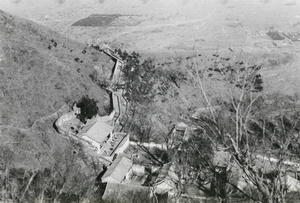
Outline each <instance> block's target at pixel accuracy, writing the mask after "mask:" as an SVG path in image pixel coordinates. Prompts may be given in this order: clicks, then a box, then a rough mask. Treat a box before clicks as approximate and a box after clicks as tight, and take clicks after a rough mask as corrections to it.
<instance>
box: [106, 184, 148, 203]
mask: <svg viewBox="0 0 300 203" xmlns="http://www.w3.org/2000/svg"><path fill="white" fill-rule="evenodd" d="M149 195H150V189H149V187H145V186H138V185H130V184H122V183H121V184H120V183H107V185H106V188H105V192H104V194H103V196H102V199H103V200H106V201H108V202H135V203H145V202H151V201H150V199H149Z"/></svg>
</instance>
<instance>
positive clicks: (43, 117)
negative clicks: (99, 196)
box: [0, 11, 113, 202]
mask: <svg viewBox="0 0 300 203" xmlns="http://www.w3.org/2000/svg"><path fill="white" fill-rule="evenodd" d="M112 65H113V62H112V61H111V60H110V58H109V57H107V56H106V55H104V54H101V53H100V52H98V51H96V50H93V49H90V48H88V47H86V45H83V44H80V43H77V42H73V41H71V40H68V39H66V38H64V37H62V36H60V35H59V34H57V33H55V32H53V31H51V30H49V29H47V28H45V27H43V26H40V25H37V24H34V23H32V22H29V21H26V20H23V19H20V18H17V17H14V16H12V15H10V14H7V13H4V12H2V11H0V142H1V144H0V149H1V150H0V174H1V176H0V185H1V187H0V190H2V191H5V192H6V194H5V195H4V196H1V197H0V201H2V200H3V201H6V200H12V201H13V202H53V201H58V202H72V201H74V200H76V201H77V200H78V201H79V199H90V198H91V196H90V195H91V194H92V193H93V191H94V190H95V181H96V177H97V175H98V174H99V173H100V172H101V170H102V164H101V163H100V162H99V160H98V159H97V158H96V155H94V153H93V152H92V151H90V150H89V148H88V147H87V146H85V145H83V144H82V143H80V142H78V141H75V140H73V139H70V138H68V137H67V136H64V135H61V134H58V133H57V132H56V131H55V129H54V128H53V123H54V122H55V120H56V119H57V118H58V116H59V115H61V114H62V113H63V112H66V111H68V110H69V106H70V105H72V104H73V102H75V101H78V100H79V99H80V98H81V97H82V96H84V95H88V96H89V97H90V98H93V99H95V100H97V101H98V106H99V114H105V113H106V112H105V110H104V109H105V105H106V103H109V102H108V101H109V100H108V95H107V94H106V92H105V91H103V90H101V89H100V88H99V87H98V86H97V85H96V84H94V83H93V82H92V80H91V78H90V76H89V75H90V74H92V73H93V72H94V71H95V69H97V70H98V71H100V72H101V71H102V73H103V74H105V75H109V71H106V70H109V69H110V68H111V66H112Z"/></svg>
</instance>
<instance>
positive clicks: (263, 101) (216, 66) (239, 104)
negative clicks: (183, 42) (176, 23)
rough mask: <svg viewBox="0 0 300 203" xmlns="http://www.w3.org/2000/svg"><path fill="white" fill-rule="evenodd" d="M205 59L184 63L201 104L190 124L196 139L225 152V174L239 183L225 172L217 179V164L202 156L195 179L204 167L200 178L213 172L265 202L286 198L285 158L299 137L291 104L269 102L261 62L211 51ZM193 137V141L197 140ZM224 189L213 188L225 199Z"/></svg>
mask: <svg viewBox="0 0 300 203" xmlns="http://www.w3.org/2000/svg"><path fill="white" fill-rule="evenodd" d="M206 61H210V64H208V63H207V62H202V61H200V60H197V59H195V58H194V59H193V60H190V61H188V62H186V63H185V64H183V66H184V67H185V68H186V71H187V72H188V73H189V75H190V77H191V78H193V80H192V82H193V84H194V85H195V86H196V87H197V89H198V90H199V93H200V94H201V96H202V98H203V104H204V105H203V104H202V105H203V108H202V109H200V110H199V111H200V112H198V115H197V116H194V121H195V122H194V123H195V127H196V128H197V129H198V131H199V132H198V137H199V136H205V137H206V139H207V140H209V141H210V144H211V145H212V146H213V147H214V151H218V150H220V149H222V151H223V152H224V153H228V154H229V155H230V159H228V160H226V161H225V160H224V161H225V162H226V169H225V170H226V173H227V174H230V171H236V172H238V173H239V174H240V176H239V181H233V180H232V179H230V178H229V176H230V175H226V176H227V177H226V178H224V177H225V176H224V177H222V176H223V175H221V174H222V173H219V172H220V171H219V172H218V171H216V170H215V169H216V167H217V166H218V164H216V163H214V162H213V161H208V159H207V161H205V162H204V163H207V166H206V167H204V168H202V169H201V168H200V169H199V170H198V171H196V173H195V174H197V175H198V177H197V179H199V180H201V179H202V178H201V175H200V174H201V173H203V171H208V172H209V173H207V174H204V176H203V177H208V176H209V175H213V177H215V178H216V179H217V180H218V181H225V182H226V184H229V185H230V186H231V187H232V188H233V189H234V190H236V191H239V192H242V193H243V194H244V195H246V196H247V197H248V198H251V199H253V200H258V201H260V202H269V203H271V202H272V203H273V202H285V195H286V193H287V191H288V185H287V182H286V180H287V170H290V169H291V167H288V164H287V162H286V161H285V160H286V159H288V158H290V157H289V156H288V155H289V154H290V149H289V146H291V145H290V144H291V143H293V142H295V139H297V138H298V129H297V124H298V122H297V121H298V114H297V113H295V112H294V110H295V108H294V107H293V108H292V107H291V106H287V105H285V104H286V102H285V103H280V104H282V105H281V106H280V105H277V106H275V105H274V103H268V101H267V100H268V97H267V95H266V94H264V92H263V81H262V77H261V75H260V74H259V70H260V69H261V66H260V65H251V64H250V58H248V59H246V61H247V62H246V63H245V62H243V61H242V60H236V61H233V60H232V59H231V58H229V57H221V56H219V55H218V54H214V55H213V57H211V58H209V59H207V60H206ZM275 101H276V98H275ZM290 103H292V102H290ZM294 106H295V105H294ZM271 107H273V109H272V108H271ZM262 109H263V110H264V111H262ZM283 109H285V111H282V110H283ZM267 110H271V111H269V112H268V111H267ZM288 112H293V113H289V114H288ZM193 139H194V142H193V143H194V145H197V144H198V145H199V144H200V143H201V141H197V140H195V138H193ZM275 140H276V141H275ZM274 143H275V144H276V145H278V146H279V148H278V149H277V150H273V148H272V145H273V144H274ZM190 147H191V146H190ZM193 149H194V150H197V147H194V148H193ZM198 152H199V155H198V157H201V156H203V151H200V150H198ZM193 157H195V156H193ZM186 160H187V159H186ZM203 160H205V159H203ZM188 165H189V166H191V163H189V164H188ZM187 168H188V167H187ZM192 168H195V167H192ZM198 168H199V166H198ZM241 181H242V182H245V183H246V184H247V185H248V186H250V185H251V190H249V192H248V191H242V189H243V188H241V187H240V185H239V184H240V182H241ZM200 185H202V186H203V184H200ZM200 189H201V188H200ZM202 189H203V188H202ZM219 189H220V188H219ZM231 191H232V190H227V191H224V192H225V193H227V194H228V193H231ZM253 191H255V193H253ZM224 192H223V193H224ZM225 193H224V194H221V193H220V191H217V193H216V196H218V197H221V199H222V200H221V201H222V202H225V201H226V198H227V194H225ZM257 194H258V195H257Z"/></svg>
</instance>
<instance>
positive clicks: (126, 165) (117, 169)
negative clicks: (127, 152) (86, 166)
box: [102, 157, 133, 183]
mask: <svg viewBox="0 0 300 203" xmlns="http://www.w3.org/2000/svg"><path fill="white" fill-rule="evenodd" d="M132 164H133V163H132V161H131V160H130V159H128V158H127V157H120V158H117V159H116V160H115V161H114V162H113V163H112V164H111V165H110V167H109V168H108V169H107V171H106V172H105V173H104V175H103V177H102V182H104V183H106V182H111V183H121V182H122V181H123V179H124V177H125V176H126V174H127V173H128V171H129V170H130V168H131V167H132Z"/></svg>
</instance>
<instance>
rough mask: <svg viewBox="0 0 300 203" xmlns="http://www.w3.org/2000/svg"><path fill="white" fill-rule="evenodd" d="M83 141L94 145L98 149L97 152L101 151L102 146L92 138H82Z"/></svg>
mask: <svg viewBox="0 0 300 203" xmlns="http://www.w3.org/2000/svg"><path fill="white" fill-rule="evenodd" d="M82 139H84V140H86V141H88V142H89V143H90V144H91V145H93V146H94V147H95V148H97V152H99V151H100V144H99V143H98V142H96V141H94V140H92V139H91V138H89V137H87V136H85V135H83V136H82Z"/></svg>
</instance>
